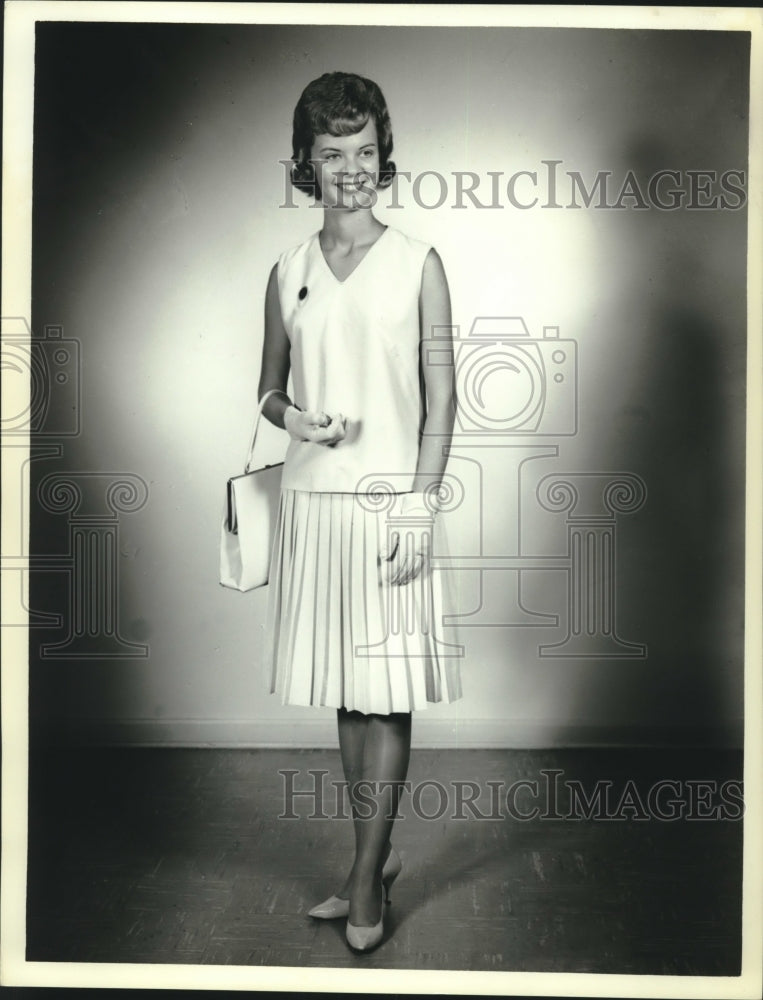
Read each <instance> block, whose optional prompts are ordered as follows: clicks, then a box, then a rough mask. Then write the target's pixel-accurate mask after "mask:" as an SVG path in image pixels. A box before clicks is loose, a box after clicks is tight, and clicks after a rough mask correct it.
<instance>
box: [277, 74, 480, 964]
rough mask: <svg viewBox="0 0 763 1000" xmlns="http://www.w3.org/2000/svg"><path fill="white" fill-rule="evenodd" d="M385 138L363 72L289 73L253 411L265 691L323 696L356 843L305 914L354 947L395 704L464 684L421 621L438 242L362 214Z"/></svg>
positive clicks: (371, 197) (384, 866)
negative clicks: (276, 505) (300, 220)
mask: <svg viewBox="0 0 763 1000" xmlns="http://www.w3.org/2000/svg"><path fill="white" fill-rule="evenodd" d="M391 152H392V131H391V127H390V119H389V113H388V111H387V106H386V103H385V101H384V97H383V95H382V93H381V91H380V89H379V87H378V86H377V85H376V84H375V83H373V82H371V81H370V80H366V79H364V78H362V77H359V76H356V75H355V74H351V73H326V74H324V75H323V76H322V77H320V79H318V80H315V81H313V82H312V83H310V84H309V85H308V86H307V87H306V89H305V91H304V92H303V94H302V96H301V97H300V100H299V102H298V104H297V107H296V109H295V112H294V130H293V167H292V183H293V184H294V185H295V186H296V187H297V188H299V189H300V190H303V191H306V192H308V193H310V194H312V195H313V196H314V197H315V198H316V199H319V200H320V204H322V206H323V220H322V228H321V230H320V232H318V233H315V234H314V235H313V236H311V237H310V238H309V239H308V240H306V241H305V242H304V243H302V244H300V245H299V246H297V247H293V248H291V249H290V250H287V251H286V252H285V253H283V254H282V255H281V257H280V258H279V260H278V263H277V264H276V265H275V266H274V268H273V270H272V272H271V274H270V279H269V282H268V287H267V292H266V306H265V340H264V347H263V357H262V373H261V377H260V384H259V397H260V399H262V397H263V395H264V394H265V393H267V392H273V390H275V391H274V392H273V394H272V395H271V396H270V397H269V399H268V400H267V402H266V404H265V409H264V411H263V412H264V413H265V415H266V417H267V418H268V419H269V420H270V421H271V422H272V423H274V424H276V425H277V426H279V427H285V429H286V430H287V432H288V433H289V436H290V437H291V441H290V444H289V448H288V451H287V454H286V459H285V463H284V472H283V483H282V496H281V507H280V512H279V521H278V525H277V528H276V539H275V544H274V549H273V556H272V563H271V574H270V594H269V607H268V624H267V634H268V644H267V645H268V648H267V655H268V658H269V662H270V664H272V685H271V690H272V691H273V692H275V693H277V694H279V695H280V696H281V698H282V700H283V702H284V703H285V704H291V705H320V706H332V707H334V708H336V709H337V717H338V728H339V746H340V751H341V757H342V765H343V768H344V773H345V778H346V780H347V784H348V790H349V796H350V803H351V806H352V814H353V822H354V830H355V858H354V862H353V864H352V867H351V869H350V871H349V874H348V876H347V879H346V881H345V883H344V885H343V886H342V887H341V888H340V889H339V891H338V892H337V893H336V895H334V896H331V897H330V898H329V899H327V900H326V901H325V902H324V903H323V904H321V905H320V906H317V907H315V908H314V909H313V910H312V911H311V916H314V917H316V918H333V917H347V918H348V919H347V927H346V937H347V941H348V943H349V945H350V946H351V947H352V948H354V949H355V950H358V951H369V950H370V949H371V948H373V947H375V946H376V945H378V944H379V943H380V941H381V940H382V936H383V896H385V895H387V894H388V892H389V887H390V885H391V883H392V882H393V881H394V879H395V877H396V876H397V875H398V874H399V871H400V868H401V862H400V859H399V857H398V856H397V854H396V852H395V851H394V850H393V849H392V847H391V844H390V834H391V832H392V827H393V823H394V818H395V815H396V812H397V809H398V805H399V800H400V795H401V793H402V790H403V782H404V781H405V777H406V774H407V770H408V761H409V755H410V742H411V713H412V712H413V711H416V710H420V709H424V708H426V707H427V705H428V704H430V703H433V702H450V701H454V700H455V699H457V698H458V697H460V694H461V687H460V677H459V672H458V666H457V661H456V660H455V659H453V658H451V657H447V658H446V657H443V656H442V649H443V644H442V643H441V642H440V640H439V639H438V638H437V636H436V635H435V634H434V632H433V624H436V623H437V622H438V621H439V620H440V618H441V612H440V602H441V594H440V586H439V580H438V578H437V574H433V573H432V572H431V569H430V566H429V560H428V555H429V552H430V550H431V538H432V531H433V522H434V518H435V513H434V510H435V508H436V504H435V503H434V502H433V498H434V499H435V500H436V497H437V491H438V488H439V485H440V482H441V479H442V475H443V472H444V468H445V463H446V458H447V446H448V444H449V442H450V439H451V432H452V428H453V420H454V412H455V396H454V380H453V368H452V364H448V363H446V364H437V365H434V364H429V363H428V358H427V352H426V351H422V349H421V342H422V337H423V336H426V337H429V336H431V333H432V331H433V330H434V328H437V331H436V333H437V337H438V345H437V346H438V360H442V358H443V357H444V356H445V357H447V351H448V348H450V347H451V342H450V340H449V329H450V322H451V317H450V299H449V293H448V285H447V281H446V278H445V273H444V270H443V266H442V262H441V260H440V258H439V256H438V254H437V253H436V251H435V250H434V249H432V248H431V247H430V246H428V245H427V244H425V243H422V242H420V241H418V240H413V239H410V238H409V237H407V236H405V235H404V234H403V233H401V232H399V231H398V230H396V229H392V228H391V227H388V226H384V225H383V224H382V223H381V222H380V221H379V220H378V219H377V218H376V217H375V216H374V214H373V211H372V209H373V206H374V204H375V202H376V192H377V190H378V189H383V188H384V187H386V186H388V185H389V184H390V183H391V181H392V178H393V177H394V173H395V165H394V163H392V161H391V159H390V155H391ZM443 352H445V353H444V354H443ZM290 371H291V373H292V378H293V387H294V388H293V393H294V400H293V401H292V400H291V399H290V398H289V396H288V395H287V392H286V390H287V380H288V376H289V372H290ZM422 377H423V386H422ZM380 482H383V483H386V484H387V492H388V495H387V496H386V498H385V497H383V496H382V497H380V494H379V483H380ZM385 499H386V501H387V504H385V503H381V500H385ZM369 802H370V803H371V805H370V806H369Z"/></svg>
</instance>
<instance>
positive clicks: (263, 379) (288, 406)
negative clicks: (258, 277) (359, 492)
mask: <svg viewBox="0 0 763 1000" xmlns="http://www.w3.org/2000/svg"><path fill="white" fill-rule="evenodd" d="M290 368H291V345H290V343H289V335H288V334H287V332H286V328H285V327H284V325H283V317H282V315H281V302H280V299H279V296H278V265H277V264H276V265H275V266H274V267H273V269H272V271H271V272H270V278H269V279H268V287H267V290H266V292H265V338H264V341H263V344H262V369H261V371H260V384H259V386H258V389H257V398H258V399H262V397H263V396H264V395H265V393H266V392H268V391H269V390H271V389H277V390H278V392H277V393H274V394H273V395H272V396H271V397H270V399H269V400H268V401H267V403H265V406H264V408H263V410H262V412H263V413H264V414H265V416H266V417H267V418H268V420H269V421H270V422H271V423H272V424H275V425H276V427H283V428H285V430H286V431H288V433H289V435H290V436H291V437H292V438H294V439H295V440H296V441H312V442H313V444H323V445H332V444H336V442H337V441H341V440H342V438H343V437H344V436H345V426H344V419H343V417H342V414H341V413H338V414H335V415H334V416H333V417H329V418H328V420H327V415H326V414H323V413H313V412H312V411H300V410H298V409H296V408H292V407H294V403H292V401H291V400H290V399H289V397H288V396H287V395H286V385H287V383H288V380H289V370H290ZM287 411H289V412H288V413H287Z"/></svg>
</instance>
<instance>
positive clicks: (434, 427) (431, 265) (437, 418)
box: [413, 249, 456, 493]
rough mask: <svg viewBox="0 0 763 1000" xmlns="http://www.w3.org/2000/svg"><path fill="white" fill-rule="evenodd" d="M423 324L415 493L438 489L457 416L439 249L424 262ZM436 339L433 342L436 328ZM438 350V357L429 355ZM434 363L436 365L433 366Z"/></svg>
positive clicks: (448, 316) (447, 299)
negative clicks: (422, 416) (423, 412)
mask: <svg viewBox="0 0 763 1000" xmlns="http://www.w3.org/2000/svg"><path fill="white" fill-rule="evenodd" d="M419 315H420V321H421V340H422V344H421V359H422V365H423V371H424V385H425V388H426V394H427V417H426V421H425V423H424V432H423V435H422V438H421V445H420V447H419V460H418V464H417V466H416V476H415V478H414V482H413V489H414V492H416V493H419V492H425V491H428V490H431V489H434V488H435V487H437V486H439V484H440V481H441V480H442V474H443V472H444V471H445V466H446V464H447V461H448V449H449V447H450V443H451V438H452V434H453V423H454V420H455V417H456V385H455V374H454V368H453V363H452V360H451V362H450V363H448V361H447V358H448V354H449V353H450V357H451V359H452V357H453V339H452V335H451V333H450V328H451V313H450V292H449V290H448V281H447V278H446V277H445V269H444V268H443V266H442V261H441V259H440V256H439V254H438V253H437V251H436V250H434V249H432V250H430V251H429V254H428V255H427V259H426V261H425V262H424V271H423V274H422V279H421V293H420V296H419ZM435 327H436V328H437V337H436V339H434V340H433V331H434V328H435ZM433 348H435V349H436V358H435V359H430V352H431V351H432V349H433ZM433 361H434V363H433Z"/></svg>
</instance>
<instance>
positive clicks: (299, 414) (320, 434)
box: [283, 406, 345, 447]
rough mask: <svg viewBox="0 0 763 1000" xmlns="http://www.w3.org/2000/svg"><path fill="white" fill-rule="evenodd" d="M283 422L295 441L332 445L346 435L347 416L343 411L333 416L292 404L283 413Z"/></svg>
mask: <svg viewBox="0 0 763 1000" xmlns="http://www.w3.org/2000/svg"><path fill="white" fill-rule="evenodd" d="M283 423H284V427H285V428H286V430H287V431H288V432H289V436H290V437H291V438H292V440H294V441H312V443H313V444H324V445H328V446H329V447H330V446H331V445H335V444H336V443H337V442H338V441H341V440H342V438H343V437H344V436H345V418H344V417H343V416H342V414H341V413H337V414H336V415H335V416H333V417H331V416H329V414H328V413H319V412H318V411H316V410H298V409H297V407H296V406H290V407H289V408H288V409H287V410H286V412H285V413H284V415H283Z"/></svg>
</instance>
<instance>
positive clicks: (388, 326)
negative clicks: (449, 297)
mask: <svg viewBox="0 0 763 1000" xmlns="http://www.w3.org/2000/svg"><path fill="white" fill-rule="evenodd" d="M429 250H430V246H429V244H427V243H422V242H421V241H419V240H414V239H410V238H409V237H408V236H405V235H404V234H403V233H401V232H399V230H397V229H392V228H391V227H387V229H385V230H384V232H383V233H382V234H381V236H380V237H379V238H378V240H377V241H376V243H374V244H373V246H371V248H370V249H369V250H368V251H367V253H366V255H365V257H364V258H363V259H362V260H361V262H360V263H359V264H358V265H357V267H356V268H355V270H354V271H353V272H352V273H351V274H350V275H349V277H347V278H345V279H344V281H340V280H339V279H338V278H337V277H335V275H334V273H333V272H332V270H331V268H330V267H329V266H328V264H327V262H326V259H325V257H324V256H323V251H322V250H321V246H320V242H319V239H318V233H315V234H314V235H313V236H311V237H310V238H309V239H308V240H306V241H305V242H304V243H301V244H300V245H299V246H297V247H293V248H291V249H290V250H287V251H285V252H284V253H283V254H281V256H280V258H279V260H278V291H279V297H280V304H281V315H282V317H283V322H284V326H285V328H286V332H287V334H288V336H289V341H290V344H291V369H292V377H293V384H294V402H295V403H296V405H297V406H299V407H300V408H301V409H303V410H318V411H325V412H326V413H329V414H331V415H334V414H336V413H341V414H342V415H343V416H344V417H346V419H347V425H346V429H347V434H346V437H345V438H344V440H342V441H340V442H339V443H338V444H336V445H334V446H333V447H327V446H326V445H317V444H313V443H312V442H309V441H291V442H290V444H289V448H288V451H287V453H286V460H285V464H284V470H283V479H282V486H283V488H284V489H291V490H307V491H311V492H317V493H326V492H337V493H358V492H366V491H367V490H368V488H369V484H370V481H371V480H382V481H386V482H389V483H390V484H391V485H392V488H393V491H394V492H399V493H403V492H407V491H409V490H411V489H412V487H413V477H414V474H415V471H416V463H417V461H418V453H419V441H420V434H421V429H422V422H423V413H424V406H423V400H422V398H421V393H422V388H421V381H420V377H419V347H420V337H421V335H420V321H419V293H420V290H421V276H422V271H423V267H424V261H425V259H426V256H427V253H428V252H429ZM369 477H370V478H369Z"/></svg>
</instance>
